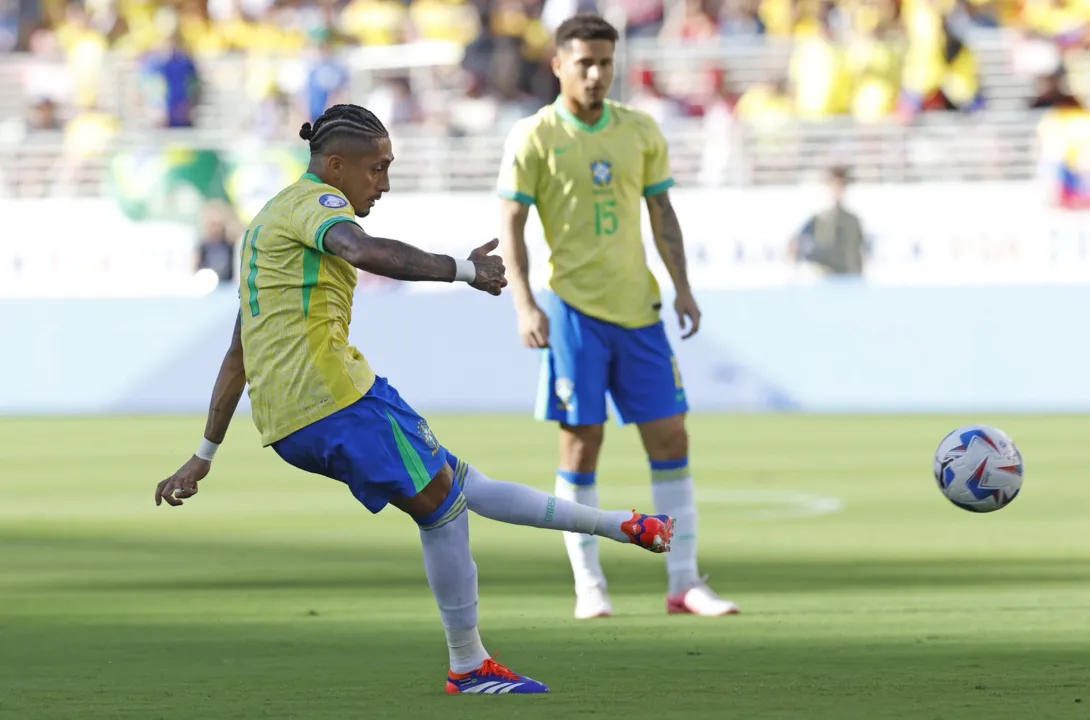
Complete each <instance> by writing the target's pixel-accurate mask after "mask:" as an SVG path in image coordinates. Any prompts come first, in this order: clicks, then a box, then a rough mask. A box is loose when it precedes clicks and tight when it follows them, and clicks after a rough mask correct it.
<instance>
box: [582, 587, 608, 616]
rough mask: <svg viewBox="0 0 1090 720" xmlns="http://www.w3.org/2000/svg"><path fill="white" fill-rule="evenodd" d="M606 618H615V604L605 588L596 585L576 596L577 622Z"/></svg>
mask: <svg viewBox="0 0 1090 720" xmlns="http://www.w3.org/2000/svg"><path fill="white" fill-rule="evenodd" d="M606 617H613V602H612V601H611V600H610V599H609V591H608V590H606V589H605V588H604V587H603V586H601V585H594V586H593V587H590V588H587V589H586V590H583V591H581V592H580V593H578V594H577V595H576V596H575V619H576V620H591V619H593V618H606Z"/></svg>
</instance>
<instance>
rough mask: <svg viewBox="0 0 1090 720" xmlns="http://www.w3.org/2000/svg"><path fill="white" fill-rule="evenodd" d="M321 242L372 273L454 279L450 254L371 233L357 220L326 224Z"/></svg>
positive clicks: (412, 278) (398, 277)
mask: <svg viewBox="0 0 1090 720" xmlns="http://www.w3.org/2000/svg"><path fill="white" fill-rule="evenodd" d="M324 245H325V249H326V252H329V253H332V254H334V255H336V256H337V257H339V258H342V259H344V260H347V261H348V262H349V263H351V264H352V265H354V266H355V267H358V268H359V269H360V270H365V271H367V272H369V273H372V274H374V275H382V276H384V277H388V278H393V279H394V280H407V281H425V280H432V281H435V282H454V276H455V271H456V266H455V262H454V258H452V257H451V256H449V255H436V254H434V253H430V252H427V251H425V250H421V249H420V248H418V247H413V246H412V245H408V244H406V243H403V242H401V241H400V240H388V239H386V238H379V237H371V236H370V235H368V234H367V233H365V232H364V231H363V229H362V228H360V226H359V225H357V224H356V223H351V222H342V223H337V224H336V225H334V226H333V227H331V228H329V230H328V231H327V232H326V236H325V243H324Z"/></svg>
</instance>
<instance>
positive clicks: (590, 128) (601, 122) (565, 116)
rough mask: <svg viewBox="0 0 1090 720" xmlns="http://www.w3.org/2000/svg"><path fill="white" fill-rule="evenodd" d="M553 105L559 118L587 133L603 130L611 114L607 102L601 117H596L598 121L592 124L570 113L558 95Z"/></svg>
mask: <svg viewBox="0 0 1090 720" xmlns="http://www.w3.org/2000/svg"><path fill="white" fill-rule="evenodd" d="M553 107H555V108H556V113H557V115H559V116H560V119H561V120H563V121H564V122H566V123H568V124H569V125H573V126H575V127H576V128H578V129H579V130H582V131H583V132H588V133H596V132H599V131H601V130H604V129H605V128H606V126H608V125H609V121H610V119H611V118H612V114H613V113H612V111H611V110H610V107H609V103H608V102H607V103H606V104H605V108H604V109H603V110H602V117H600V118H598V122H596V123H594V125H587V124H586V123H585V122H583V121H582V120H580V119H579V118H577V117H575V116H574V115H572V114H571V112H570V111H569V110H568V108H566V107H564V101H563V100H562V99H561V98H560V96H559V95H558V96H557V98H556V102H554V103H553Z"/></svg>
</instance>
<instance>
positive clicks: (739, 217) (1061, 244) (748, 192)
mask: <svg viewBox="0 0 1090 720" xmlns="http://www.w3.org/2000/svg"><path fill="white" fill-rule="evenodd" d="M671 197H672V198H673V201H674V205H675V206H676V207H677V210H678V214H679V216H680V218H681V222H682V226H683V228H684V230H685V235H686V245H687V246H688V250H689V252H688V254H689V258H690V274H691V276H692V281H693V284H694V286H695V287H696V288H697V289H698V290H733V289H737V288H742V287H768V286H777V285H790V284H799V283H808V282H812V281H813V277H812V276H811V274H810V273H809V271H808V270H807V269H806V268H801V267H799V266H797V265H793V264H792V263H790V262H789V261H788V259H787V253H786V250H787V244H788V241H789V239H790V238H791V237H792V235H794V234H795V233H797V232H798V230H799V228H801V227H802V225H803V224H804V223H805V222H806V220H807V219H808V218H809V216H810V215H811V214H812V213H813V212H814V211H816V210H819V209H821V207H822V206H823V203H825V202H826V201H827V198H826V196H825V193H824V190H823V188H821V187H820V186H816V187H779V188H777V187H761V188H746V189H740V188H724V189H716V190H702V189H697V190H692V189H677V190H674V191H671ZM848 206H849V207H850V208H851V209H853V210H854V211H855V212H857V213H858V214H859V216H860V217H861V218H862V222H863V228H864V231H865V232H866V234H867V235H868V237H869V239H870V241H871V243H872V244H873V248H874V254H873V256H872V257H871V258H870V260H869V262H868V264H867V268H866V273H865V277H866V279H867V281H868V282H869V283H871V284H874V285H936V284H938V285H953V286H964V285H980V284H1038V283H1082V282H1088V283H1090V222H1087V219H1086V218H1087V215H1086V213H1072V212H1065V211H1058V210H1053V209H1049V208H1047V207H1046V206H1045V205H1044V203H1043V201H1042V198H1041V197H1040V190H1039V188H1038V187H1037V186H1035V185H1034V184H1032V183H976V184H971V185H966V184H942V183H936V184H926V185H924V184H918V185H859V186H855V187H853V188H851V190H850V194H849V197H848ZM60 209H63V212H64V217H65V223H64V226H65V231H64V232H60V231H58V232H47V231H43V230H42V228H43V218H49V217H52V216H54V215H55V214H56V213H57V212H58V210H60ZM498 214H499V201H498V199H497V198H495V197H493V196H492V195H490V194H489V193H444V194H425V193H405V194H399V193H398V192H397V190H396V188H395V190H394V192H393V193H391V194H390V195H388V196H387V197H385V198H383V199H382V200H381V201H380V202H379V204H378V205H377V206H376V207H375V210H374V211H373V212H372V214H371V216H370V217H368V218H367V219H365V220H364V221H363V224H364V227H366V229H367V230H368V231H369V232H371V233H374V234H376V235H384V236H387V237H396V238H399V239H403V240H406V241H409V242H412V243H414V244H416V245H419V246H421V247H424V248H426V249H429V250H432V251H435V252H444V253H450V254H456V255H463V254H465V253H467V252H468V251H469V250H470V249H471V248H473V247H475V246H476V245H479V244H481V243H483V242H484V241H486V240H488V239H489V238H491V237H493V236H495V235H496V234H497V226H498V219H499V217H498ZM0 217H2V218H3V219H4V222H3V232H0V297H56V296H65V297H103V296H107V297H152V296H157V297H162V296H185V295H192V294H198V293H201V292H203V291H204V290H206V289H207V288H203V287H202V286H200V284H199V283H193V282H191V278H192V274H193V262H194V254H193V244H194V242H195V239H196V236H195V234H194V230H193V229H192V228H184V227H179V226H172V225H168V224H157V225H152V224H138V223H132V222H130V221H128V220H126V219H125V218H124V217H123V216H122V215H121V213H120V211H118V210H117V209H116V208H115V207H113V205H112V204H111V203H110V202H109V201H104V200H102V201H76V202H68V201H64V202H61V201H53V200H41V201H26V200H20V201H2V200H0ZM643 223H644V229H645V237H646V238H647V243H648V256H649V259H650V261H651V265H652V269H653V270H654V271H655V272H656V273H657V274H658V275H659V277H660V278H661V279H662V280H663V281H667V279H668V278H667V276H666V273H665V270H664V268H663V266H662V263H661V262H660V261H659V259H658V256H657V253H656V252H655V251H654V249H653V248H651V243H650V230H649V227H648V225H647V218H646V213H645V217H644V219H643ZM527 237H528V242H529V244H530V251H531V265H532V269H533V276H534V280H535V282H536V284H537V285H539V286H540V285H541V284H542V282H543V277H544V273H545V271H546V266H545V263H544V260H543V259H544V253H543V247H544V246H543V239H542V234H541V229H540V225H539V223H538V222H537V219H536V216H534V215H531V220H530V223H529V226H528V233H527ZM410 289H411V290H413V291H416V290H423V289H427V288H426V286H423V285H417V286H415V287H412V288H410Z"/></svg>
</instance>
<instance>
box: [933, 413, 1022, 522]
mask: <svg viewBox="0 0 1090 720" xmlns="http://www.w3.org/2000/svg"><path fill="white" fill-rule="evenodd" d="M1022 472H1023V470H1022V453H1021V452H1019V450H1018V448H1017V447H1015V445H1014V441H1013V440H1011V439H1010V437H1008V436H1007V434H1006V433H1005V432H1003V431H1002V430H999V429H998V428H994V427H990V426H988V425H966V426H965V427H961V428H958V429H957V430H955V431H954V432H952V433H950V434H949V435H947V436H946V437H945V438H943V440H942V442H941V443H939V449H938V450H936V451H935V481H936V482H937V483H938V484H939V490H941V491H942V494H943V495H945V496H946V499H947V500H949V501H950V502H952V503H954V504H955V505H957V506H958V507H959V508H961V509H962V510H968V511H970V512H978V513H987V512H993V511H995V510H999V509H1000V508H1004V507H1006V506H1007V505H1009V504H1010V502H1011V501H1012V500H1014V498H1016V497H1018V491H1019V490H1021V489H1022Z"/></svg>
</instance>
